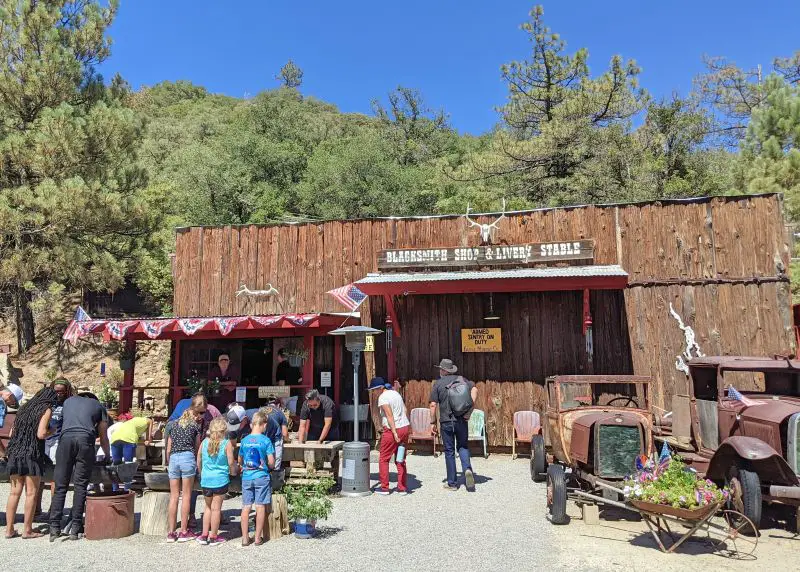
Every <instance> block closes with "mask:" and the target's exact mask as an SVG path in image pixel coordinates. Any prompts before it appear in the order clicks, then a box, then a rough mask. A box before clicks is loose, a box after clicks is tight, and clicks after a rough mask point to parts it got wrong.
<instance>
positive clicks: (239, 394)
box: [236, 387, 247, 403]
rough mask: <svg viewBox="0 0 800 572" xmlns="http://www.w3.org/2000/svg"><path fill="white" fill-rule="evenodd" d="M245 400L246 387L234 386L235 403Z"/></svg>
mask: <svg viewBox="0 0 800 572" xmlns="http://www.w3.org/2000/svg"><path fill="white" fill-rule="evenodd" d="M245 401H247V388H246V387H237V388H236V403H244V402H245Z"/></svg>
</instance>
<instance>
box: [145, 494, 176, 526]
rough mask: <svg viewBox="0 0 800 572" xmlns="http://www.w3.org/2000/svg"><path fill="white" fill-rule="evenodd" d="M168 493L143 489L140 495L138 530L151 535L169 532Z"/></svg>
mask: <svg viewBox="0 0 800 572" xmlns="http://www.w3.org/2000/svg"><path fill="white" fill-rule="evenodd" d="M168 516H169V493H165V492H161V491H145V492H144V495H143V496H142V517H141V520H140V521H139V532H140V533H141V534H149V535H152V536H166V535H167V534H169V532H170V530H169V522H167V520H168Z"/></svg>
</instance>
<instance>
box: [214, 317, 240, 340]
mask: <svg viewBox="0 0 800 572" xmlns="http://www.w3.org/2000/svg"><path fill="white" fill-rule="evenodd" d="M246 319H247V317H246V316H234V317H232V318H215V319H214V321H215V322H216V324H217V329H218V330H219V333H220V334H222V335H223V336H227V335H228V334H230V333H231V331H232V330H233V328H235V327H236V326H238V325H239V324H241V323H242V322H244V321H245V320H246Z"/></svg>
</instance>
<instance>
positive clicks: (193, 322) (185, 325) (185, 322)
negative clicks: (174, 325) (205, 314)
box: [178, 318, 211, 336]
mask: <svg viewBox="0 0 800 572" xmlns="http://www.w3.org/2000/svg"><path fill="white" fill-rule="evenodd" d="M210 321H211V318H180V319H179V320H178V327H179V328H180V329H181V330H183V333H184V334H186V335H187V336H193V335H195V334H196V333H197V332H198V331H200V330H201V329H203V328H204V327H205V326H206V324H208V323H209V322H210Z"/></svg>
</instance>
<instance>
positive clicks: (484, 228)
mask: <svg viewBox="0 0 800 572" xmlns="http://www.w3.org/2000/svg"><path fill="white" fill-rule="evenodd" d="M465 216H466V217H467V222H469V224H470V225H471V226H477V227H478V228H479V229H480V233H481V242H482V243H483V244H489V242H491V239H492V229H493V228H497V223H499V222H500V221H501V220H503V219H504V218H506V200H505V199H503V212H502V213H501V214H500V216H499V217H498V218H497V219H495V221H494V222H493V223H491V224H480V223H477V222H475V221H474V220H472V219H471V218H469V203H467V214H466V215H465Z"/></svg>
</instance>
